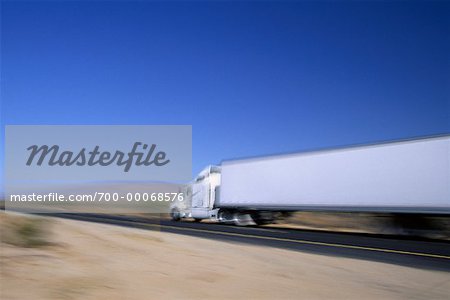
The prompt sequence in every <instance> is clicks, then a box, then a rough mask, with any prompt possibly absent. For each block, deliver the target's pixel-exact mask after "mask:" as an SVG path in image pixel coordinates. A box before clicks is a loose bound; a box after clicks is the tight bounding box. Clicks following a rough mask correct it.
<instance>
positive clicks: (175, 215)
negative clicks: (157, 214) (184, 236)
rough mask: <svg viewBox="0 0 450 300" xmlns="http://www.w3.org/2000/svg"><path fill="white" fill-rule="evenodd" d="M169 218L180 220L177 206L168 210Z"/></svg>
mask: <svg viewBox="0 0 450 300" xmlns="http://www.w3.org/2000/svg"><path fill="white" fill-rule="evenodd" d="M170 218H171V219H172V221H180V219H181V214H180V211H179V210H178V209H177V208H173V209H172V210H171V211H170Z"/></svg>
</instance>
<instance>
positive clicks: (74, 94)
mask: <svg viewBox="0 0 450 300" xmlns="http://www.w3.org/2000/svg"><path fill="white" fill-rule="evenodd" d="M1 22H2V24H1V25H2V28H1V30H2V31H1V42H2V61H1V63H2V65H1V75H2V78H1V79H2V81H1V89H2V91H1V93H2V95H1V96H2V107H1V110H2V111H1V113H2V115H1V116H2V120H1V122H2V127H3V126H4V125H5V124H192V125H193V167H194V169H193V171H194V172H197V171H199V170H200V169H201V168H202V167H203V166H205V165H207V164H211V163H219V162H220V161H221V160H222V159H227V158H235V157H245V156H254V155H264V154H273V153H280V152H292V151H297V150H305V149H312V148H322V147H334V146H340V145H348V144H355V143H368V142H377V141H383V140H392V139H399V138H409V137H414V136H422V135H430V134H438V133H448V132H450V116H449V114H450V111H449V110H450V104H449V101H450V100H449V99H450V3H449V2H446V1H442V2H430V1H424V2H411V1H406V2H404V1H392V2H391V1H374V2H371V1H361V2H359V1H332V2H331V1H317V2H316V1H315V2H303V1H286V2H281V1H274V2H271V1H261V2H260V1H251V2H236V1H218V2H216V1H214V2H213V1H211V2H202V1H192V2H191V1H183V2H176V1H169V2H155V1H139V2H127V1H114V2H107V1H96V2H90V1H78V2H68V1H61V2H60V1H48V2H40V1H32V2H23V1H6V2H4V1H2V11H1ZM2 140H3V134H2ZM2 152H3V150H2ZM1 154H2V153H1Z"/></svg>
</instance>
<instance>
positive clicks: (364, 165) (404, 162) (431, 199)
mask: <svg viewBox="0 0 450 300" xmlns="http://www.w3.org/2000/svg"><path fill="white" fill-rule="evenodd" d="M181 192H182V193H183V194H184V195H185V197H184V198H183V200H182V201H177V202H174V203H172V205H171V206H170V215H171V218H172V219H173V220H176V221H178V220H181V219H185V218H193V219H195V220H196V221H201V220H203V219H209V220H212V221H215V222H224V223H234V224H236V225H255V224H256V225H262V224H269V223H272V222H274V221H276V220H277V219H278V218H283V217H284V216H287V215H289V214H290V213H292V212H295V211H325V212H374V213H414V214H417V213H419V214H449V213H450V135H442V136H435V137H427V138H418V139H411V140H402V141H394V142H386V143H379V144H372V145H363V146H352V147H346V148H337V149H327V150H318V151H307V152H300V153H291V154H283V155H273V156H266V157H254V158H245V159H234V160H226V161H223V162H222V163H221V164H220V166H214V165H210V166H208V167H206V168H205V169H204V170H203V171H201V172H200V173H199V174H198V176H197V177H196V178H195V179H194V180H193V181H192V182H190V183H189V184H187V185H185V186H183V187H182V191H181Z"/></svg>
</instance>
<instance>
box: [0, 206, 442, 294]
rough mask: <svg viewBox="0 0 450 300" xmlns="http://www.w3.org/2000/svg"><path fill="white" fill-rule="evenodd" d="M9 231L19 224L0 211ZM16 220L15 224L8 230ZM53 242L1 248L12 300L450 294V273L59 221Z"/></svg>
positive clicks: (7, 290)
mask: <svg viewBox="0 0 450 300" xmlns="http://www.w3.org/2000/svg"><path fill="white" fill-rule="evenodd" d="M0 218H1V223H0V224H1V225H2V231H3V234H4V233H5V230H4V228H7V225H8V223H9V222H10V220H7V218H5V214H4V213H1V214H0ZM5 226H6V227H5ZM46 226H50V227H51V229H50V230H49V231H50V232H51V235H50V236H49V237H48V239H49V241H48V243H46V244H44V245H42V246H39V247H23V246H13V245H11V244H9V243H4V242H2V244H1V259H0V266H1V280H0V284H1V286H0V288H1V294H0V296H1V297H0V298H2V299H99V298H108V299H155V298H157V299H159V298H164V299H198V298H201V299H212V298H214V299H230V298H244V299H329V298H332V299H380V298H383V299H423V298H427V299H446V298H447V297H448V295H449V294H450V274H449V273H445V272H439V271H429V270H420V269H414V268H409V267H402V266H395V265H390V264H385V263H378V262H369V261H362V260H355V259H348V258H340V257H339V258H338V257H329V256H323V255H315V254H307V253H302V252H295V251H289V250H283V249H275V248H268V247H260V246H251V245H242V244H233V243H228V242H220V241H214V240H208V239H202V238H195V237H188V236H183V235H176V234H170V233H161V232H157V231H146V230H139V229H132V228H121V227H117V226H112V225H103V224H94V223H85V222H79V221H71V220H60V219H55V220H52V221H51V222H50V223H49V224H48V225H46Z"/></svg>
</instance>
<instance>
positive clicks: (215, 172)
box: [170, 165, 221, 221]
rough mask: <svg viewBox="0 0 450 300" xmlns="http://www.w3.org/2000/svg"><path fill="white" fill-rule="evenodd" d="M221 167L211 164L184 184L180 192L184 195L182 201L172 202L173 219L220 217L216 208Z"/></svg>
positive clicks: (215, 218)
mask: <svg viewBox="0 0 450 300" xmlns="http://www.w3.org/2000/svg"><path fill="white" fill-rule="evenodd" d="M220 172H221V169H220V167H218V166H213V165H210V166H208V167H206V168H205V169H203V170H202V171H201V172H200V173H199V174H198V175H197V177H196V178H195V179H194V180H193V181H191V182H190V183H189V184H187V185H185V186H183V187H182V188H181V190H180V193H182V194H183V195H184V198H183V200H182V201H176V202H174V203H172V205H171V207H170V215H171V218H172V219H173V220H176V221H178V220H180V219H183V218H194V219H195V220H196V221H200V220H202V219H213V220H217V218H218V209H216V208H215V203H216V199H218V197H219V190H220V177H221V173H220Z"/></svg>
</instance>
